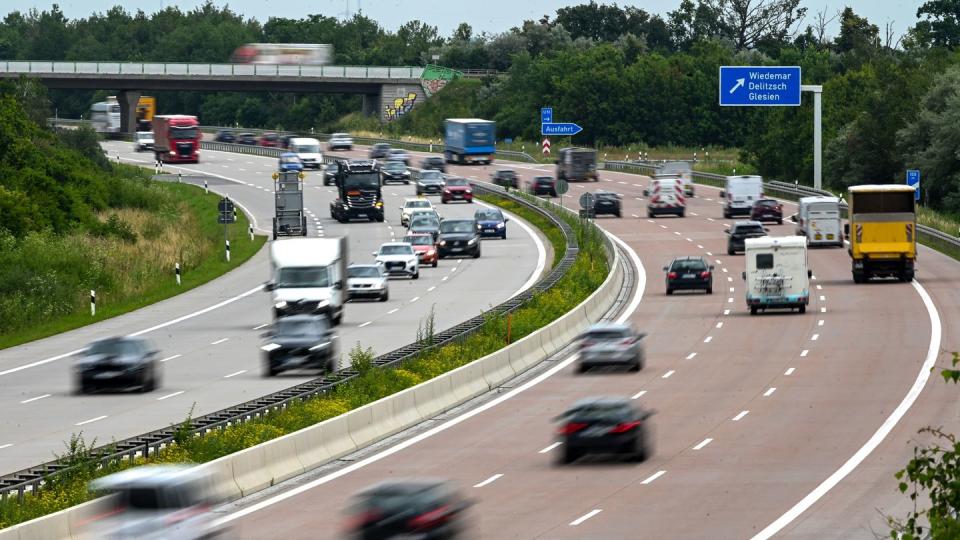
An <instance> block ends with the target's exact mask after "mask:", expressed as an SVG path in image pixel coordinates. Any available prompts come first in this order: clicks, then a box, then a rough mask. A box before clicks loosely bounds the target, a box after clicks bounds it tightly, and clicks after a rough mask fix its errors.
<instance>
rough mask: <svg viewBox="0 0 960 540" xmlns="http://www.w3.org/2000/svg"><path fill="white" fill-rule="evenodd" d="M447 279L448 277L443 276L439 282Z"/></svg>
mask: <svg viewBox="0 0 960 540" xmlns="http://www.w3.org/2000/svg"><path fill="white" fill-rule="evenodd" d="M448 277H449V276H443V277H442V278H440V281H446V280H447V278H448Z"/></svg>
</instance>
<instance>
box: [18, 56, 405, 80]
mask: <svg viewBox="0 0 960 540" xmlns="http://www.w3.org/2000/svg"><path fill="white" fill-rule="evenodd" d="M423 71H424V68H422V67H416V66H316V65H302V64H192V63H184V62H177V63H159V62H55V61H48V60H32V61H13V60H3V61H0V73H17V74H19V73H24V74H32V75H140V76H142V75H148V76H149V75H164V76H170V75H173V76H186V77H190V76H193V77H261V76H262V77H327V78H342V79H419V78H420V77H421V76H422V75H423Z"/></svg>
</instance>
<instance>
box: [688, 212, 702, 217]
mask: <svg viewBox="0 0 960 540" xmlns="http://www.w3.org/2000/svg"><path fill="white" fill-rule="evenodd" d="M690 215H691V216H699V215H700V214H698V213H696V212H690Z"/></svg>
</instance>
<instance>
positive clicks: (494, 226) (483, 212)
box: [473, 208, 509, 240]
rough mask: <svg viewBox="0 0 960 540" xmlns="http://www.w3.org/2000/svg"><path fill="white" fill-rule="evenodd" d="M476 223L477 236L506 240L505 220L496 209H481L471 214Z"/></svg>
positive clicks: (501, 213)
mask: <svg viewBox="0 0 960 540" xmlns="http://www.w3.org/2000/svg"><path fill="white" fill-rule="evenodd" d="M473 219H474V220H475V221H476V222H477V234H479V235H480V236H499V237H500V238H502V239H504V240H506V239H507V221H509V220H508V219H507V218H505V217H503V212H501V211H500V210H497V209H496V208H481V209H479V210H477V211H476V212H475V213H474V214H473Z"/></svg>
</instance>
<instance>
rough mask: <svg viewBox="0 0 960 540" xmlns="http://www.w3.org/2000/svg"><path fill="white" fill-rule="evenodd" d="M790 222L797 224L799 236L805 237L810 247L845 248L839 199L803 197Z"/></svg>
mask: <svg viewBox="0 0 960 540" xmlns="http://www.w3.org/2000/svg"><path fill="white" fill-rule="evenodd" d="M790 221H792V222H794V223H796V224H797V227H796V231H797V234H798V235H800V236H805V237H806V238H807V244H808V245H811V246H838V247H843V226H842V223H841V220H840V199H839V198H838V197H803V198H801V199H800V210H799V211H798V212H797V213H796V214H794V215H793V216H790Z"/></svg>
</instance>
